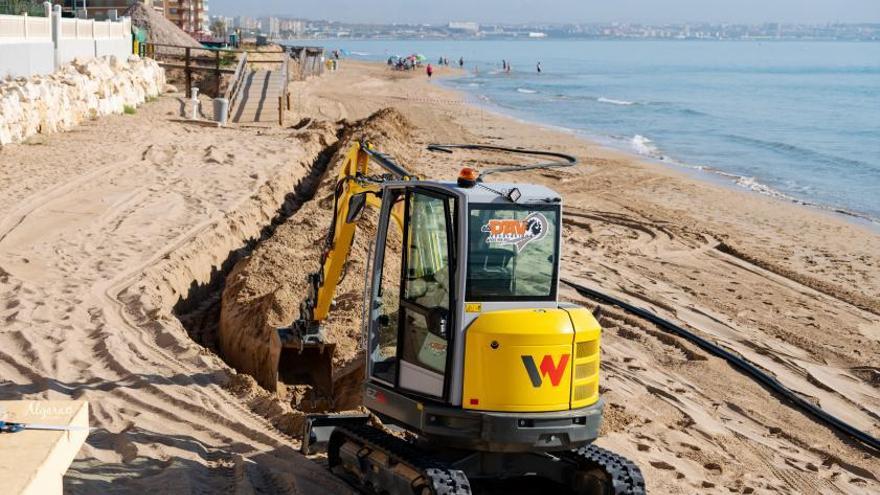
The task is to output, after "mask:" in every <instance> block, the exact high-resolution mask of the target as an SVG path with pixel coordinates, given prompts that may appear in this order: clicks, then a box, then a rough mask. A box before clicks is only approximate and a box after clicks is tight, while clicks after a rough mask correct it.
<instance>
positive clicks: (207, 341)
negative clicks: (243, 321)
mask: <svg viewBox="0 0 880 495" xmlns="http://www.w3.org/2000/svg"><path fill="white" fill-rule="evenodd" d="M337 137H338V136H337ZM338 146H339V144H338V142H333V143H332V144H329V145H328V146H326V147H325V148H324V149H323V150H322V151H320V152H319V153H318V155H317V157H316V158H315V160H314V162H313V163H312V165H311V167H310V168H309V171H308V174H307V175H306V176H305V177H303V178H302V179H301V180H300V181H299V183H298V184H297V185H296V187H295V188H294V189H293V190H292V191H291V192H289V193H287V194H286V195H285V196H284V200H283V202H282V203H281V204H280V206H278V207H277V209H276V210H275V214H274V216H272V217H271V219H270V220H269V221H268V222H267V223H265V224H263V225H261V226H259V234H258V235H256V236H254V237H249V238H246V239H244V240H241V244H240V245H239V246H237V247H236V248H234V249H232V250H229V251H228V253H226V255H225V257H222V261H221V262H220V263H219V264H215V265H213V266H212V267H211V273H210V277H209V278H208V279H207V281H199V280H197V279H196V280H192V281H191V283H190V285H189V289H188V290H187V291H186V292H185V294H182V295H181V297H180V298H179V300H178V301H177V303H176V304H174V306H173V308H172V311H171V312H172V314H173V316H175V317H176V318H177V319H178V320H179V322H180V324H181V325H182V326H183V328H184V329H185V330H186V332H187V334H188V335H189V337H190V338H191V339H192V340H193V341H194V342H196V343H197V344H199V345H201V346H203V347H205V348H206V349H208V350H209V351H211V352H212V353H214V354H215V355H217V356H219V357H220V358H221V359H223V360H224V361H225V362H226V363H227V364H230V366H232V367H235V366H234V365H233V363H232V362H231V360H230V359H229V356H226V355H224V353H223V352H222V349H221V346H220V343H219V329H220V316H221V302H222V296H223V291H224V289H225V287H226V281H227V278H228V277H229V274H230V273H231V272H232V270H233V269H234V268H235V266H236V265H237V264H238V263H239V262H240V261H241V260H243V259H245V258H246V257H248V256H250V255H251V254H252V253H253V252H254V250H255V249H256V248H257V247H258V246H260V245H261V244H262V243H264V242H265V241H267V240H268V239H271V238H272V236H273V235H274V234H275V232H276V229H277V228H278V226H280V225H282V224H283V223H284V222H286V221H287V220H288V219H290V218H291V217H293V216H295V215H296V214H297V213H298V212H300V210H301V208H302V207H303V205H305V204H306V203H308V202H310V201H312V200H313V199H314V197H315V193H316V192H317V191H318V188H319V185H320V184H321V181H322V180H323V179H324V177H325V175H326V173H327V169H328V165H329V164H330V163H331V160H332V159H333V157H334V155H335V154H336V152H337V150H338ZM261 199H266V198H261ZM266 206H267V205H263V208H264V209H265V207H266ZM269 207H270V208H271V205H270V206H269ZM230 234H233V232H230ZM239 371H240V372H241V371H244V372H247V371H248V370H239ZM242 376H243V374H239V375H238V376H237V377H233V381H232V383H231V385H230V388H232V389H235V388H237V387H238V388H241V387H242V383H243V382H242V380H241V378H242ZM236 378H238V379H236ZM285 386H289V387H290V388H291V389H298V390H299V394H300V395H302V389H306V390H308V389H310V388H311V384H309V383H285ZM243 388H244V389H246V390H247V389H253V388H255V387H254V385H253V382H250V383H246V384H245V385H244V386H243ZM233 391H234V392H235V390H233ZM291 391H293V390H291ZM343 391H345V390H344V388H343ZM238 392H239V393H237V394H236V395H239V396H240V397H241V396H242V395H248V394H252V393H253V392H252V390H247V391H246V392H245V393H244V394H242V393H241V391H240V390H239V391H238ZM294 393H296V392H294ZM259 395H260V396H261V400H265V399H266V394H262V393H261V394H259ZM284 396H285V394H279V398H285V397H284ZM287 399H289V396H288V397H287ZM267 402H274V401H271V400H269V401H267ZM330 403H331V404H332V403H334V401H330ZM325 404H326V403H325ZM291 406H294V412H299V411H296V409H306V408H303V407H297V406H301V405H300V404H293V403H291ZM252 409H255V412H258V413H263V415H264V416H267V419H270V420H273V423H275V424H276V426H278V427H280V429H282V430H283V431H284V432H285V433H288V434H292V435H296V433H298V422H296V423H297V424H295V425H293V424H290V422H289V421H286V420H282V421H281V422H280V424H279V422H278V418H277V417H276V418H272V416H278V414H277V411H272V412H269V411H268V410H267V409H269V410H271V409H273V408H272V407H268V408H267V406H266V405H265V404H264V405H260V406H258V407H256V408H254V407H252ZM283 409H285V410H286V411H285V412H288V413H289V412H290V411H289V410H287V408H286V407H283ZM311 409H319V410H327V409H328V408H327V407H326V405H324V407H323V408H321V407H317V408H316V407H313V408H311Z"/></svg>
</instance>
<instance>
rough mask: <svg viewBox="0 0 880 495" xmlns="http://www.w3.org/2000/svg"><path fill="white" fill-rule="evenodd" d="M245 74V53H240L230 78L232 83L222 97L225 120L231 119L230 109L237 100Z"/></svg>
mask: <svg viewBox="0 0 880 495" xmlns="http://www.w3.org/2000/svg"><path fill="white" fill-rule="evenodd" d="M246 74H247V52H241V57H240V58H239V59H238V65H237V66H236V67H235V74H234V75H233V76H232V81H231V82H230V83H229V86H227V87H226V94H225V95H224V96H225V97H226V101H227V105H226V108H227V112H226V119H227V120H229V119H230V118H231V117H232V107H233V106H234V105H235V101H236V99H237V98H238V93H239V92H240V91H241V87H242V86H243V85H244V76H245V75H246Z"/></svg>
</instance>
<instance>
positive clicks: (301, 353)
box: [278, 342, 336, 398]
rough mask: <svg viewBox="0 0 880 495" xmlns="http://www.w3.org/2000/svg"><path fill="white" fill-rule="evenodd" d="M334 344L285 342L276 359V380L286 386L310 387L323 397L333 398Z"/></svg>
mask: <svg viewBox="0 0 880 495" xmlns="http://www.w3.org/2000/svg"><path fill="white" fill-rule="evenodd" d="M335 348H336V345H335V344H323V343H322V344H313V343H308V344H307V343H302V342H286V343H284V344H282V348H281V355H280V356H279V358H278V380H279V381H280V382H283V383H285V384H288V385H311V386H312V387H313V388H314V389H315V391H316V392H318V394H320V395H321V396H324V397H328V398H329V397H332V396H333V351H334V349H335Z"/></svg>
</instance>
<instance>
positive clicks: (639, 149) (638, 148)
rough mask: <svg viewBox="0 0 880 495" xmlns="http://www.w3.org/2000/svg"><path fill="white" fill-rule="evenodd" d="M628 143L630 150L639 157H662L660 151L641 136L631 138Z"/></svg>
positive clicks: (651, 142)
mask: <svg viewBox="0 0 880 495" xmlns="http://www.w3.org/2000/svg"><path fill="white" fill-rule="evenodd" d="M629 143H630V146H632V149H633V150H634V151H635V152H636V153H638V154H640V155H644V156H650V157H654V158H660V157H661V156H662V155H661V153H660V150H658V149H657V146H655V145H654V142H653V141H651V140H650V139H648V138H646V137H645V136H642V135H641V134H636V135H635V136H633V138H632V139H631V140H630V142H629Z"/></svg>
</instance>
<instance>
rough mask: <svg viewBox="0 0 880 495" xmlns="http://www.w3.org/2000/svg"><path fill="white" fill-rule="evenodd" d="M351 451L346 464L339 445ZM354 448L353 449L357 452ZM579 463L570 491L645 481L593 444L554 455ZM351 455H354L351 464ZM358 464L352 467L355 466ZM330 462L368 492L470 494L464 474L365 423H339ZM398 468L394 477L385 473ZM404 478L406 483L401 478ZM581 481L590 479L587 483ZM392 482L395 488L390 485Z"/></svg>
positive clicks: (616, 491)
mask: <svg viewBox="0 0 880 495" xmlns="http://www.w3.org/2000/svg"><path fill="white" fill-rule="evenodd" d="M344 445H345V446H347V449H348V451H349V454H348V457H349V459H348V462H346V461H345V460H344V459H343V457H344V456H345V454H344V453H343V452H342V450H343V446H344ZM355 452H356V453H355ZM554 455H555V456H558V457H559V458H560V459H562V460H564V461H566V462H569V463H571V464H572V465H574V466H577V470H578V472H580V473H583V475H584V476H583V477H582V481H581V482H576V485H577V486H576V487H573V489H574V490H575V491H576V492H577V493H583V494H589V495H644V494H645V493H646V490H645V479H644V477H643V476H642V473H641V471H640V470H639V468H638V466H636V464H635V463H633V462H632V461H630V460H629V459H626V458H625V457H623V456H621V455H618V454H615V453H613V452H611V451H608V450H605V449H603V448H601V447H598V446H595V445H588V446H586V447H582V448H579V449H576V450H572V451H567V452H561V453H555V454H554ZM353 457H356V458H357V461H356V462H352V459H353ZM353 464H356V465H353ZM328 466H329V468H330V470H331V471H333V472H334V473H336V474H337V475H339V476H341V477H343V478H344V479H346V481H348V482H349V483H351V484H352V485H353V486H354V487H355V488H357V489H358V490H360V491H362V492H364V493H372V494H394V495H398V494H410V493H412V494H418V495H471V494H472V493H475V492H474V491H472V489H471V485H470V482H469V481H468V478H467V475H466V474H465V473H464V472H463V471H461V470H458V469H454V468H451V467H450V466H448V465H445V464H444V463H443V462H442V461H439V460H437V459H436V458H435V457H433V456H432V455H431V453H429V452H426V451H424V450H422V449H421V448H419V447H418V446H417V445H415V444H413V443H410V442H407V441H405V440H402V439H400V438H398V437H395V436H393V435H390V434H388V433H385V432H383V431H381V430H379V429H377V428H374V427H371V426H368V425H353V426H344V427H337V428H336V429H335V431H334V432H333V435H332V436H331V438H330V442H329V445H328ZM382 471H384V472H385V473H390V472H396V473H397V478H394V480H395V481H393V482H389V479H391V477H389V476H383V474H384V473H382V474H380V472H382ZM403 478H405V479H406V482H403V481H401V479H403ZM583 480H592V481H586V482H584V481H583ZM389 485H393V486H389Z"/></svg>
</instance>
